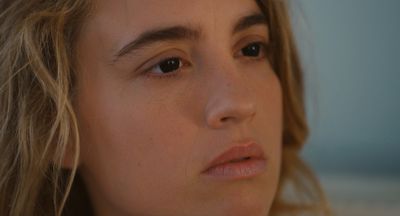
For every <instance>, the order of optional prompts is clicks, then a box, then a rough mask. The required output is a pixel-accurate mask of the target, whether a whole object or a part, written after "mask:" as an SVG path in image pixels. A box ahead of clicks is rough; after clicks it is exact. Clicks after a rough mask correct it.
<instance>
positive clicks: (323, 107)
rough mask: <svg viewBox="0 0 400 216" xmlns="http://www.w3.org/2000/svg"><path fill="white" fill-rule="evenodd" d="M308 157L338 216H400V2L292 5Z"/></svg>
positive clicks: (312, 0) (327, 0)
mask: <svg viewBox="0 0 400 216" xmlns="http://www.w3.org/2000/svg"><path fill="white" fill-rule="evenodd" d="M291 5H292V15H293V16H292V17H293V25H294V27H295V32H296V35H297V40H298V43H299V47H300V51H301V54H302V56H303V62H304V67H305V69H306V71H305V75H306V87H307V89H306V90H307V113H308V119H309V121H310V125H311V136H310V139H309V141H308V143H307V145H306V147H305V149H304V151H303V155H304V157H305V159H306V160H307V161H308V162H309V164H310V165H311V166H312V167H313V168H314V169H315V170H316V171H317V174H318V175H319V176H320V177H321V179H322V183H323V185H324V187H325V189H326V190H327V191H328V195H329V197H330V198H331V199H332V200H333V202H334V205H335V207H336V210H337V212H338V215H351V216H357V215H364V216H366V215H381V216H382V215H400V1H399V0H291Z"/></svg>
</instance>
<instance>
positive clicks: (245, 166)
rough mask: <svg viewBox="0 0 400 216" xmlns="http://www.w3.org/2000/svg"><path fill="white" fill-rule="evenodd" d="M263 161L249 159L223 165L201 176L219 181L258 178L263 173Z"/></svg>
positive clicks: (264, 166) (264, 163)
mask: <svg viewBox="0 0 400 216" xmlns="http://www.w3.org/2000/svg"><path fill="white" fill-rule="evenodd" d="M266 165H267V162H266V160H265V159H251V160H245V161H240V162H233V163H225V164H221V165H219V166H215V167H212V168H210V169H208V170H206V171H205V172H204V173H203V174H204V175H206V176H208V177H211V178H215V179H221V180H240V179H247V178H252V177H255V176H258V175H260V174H262V173H263V172H264V171H265V168H266Z"/></svg>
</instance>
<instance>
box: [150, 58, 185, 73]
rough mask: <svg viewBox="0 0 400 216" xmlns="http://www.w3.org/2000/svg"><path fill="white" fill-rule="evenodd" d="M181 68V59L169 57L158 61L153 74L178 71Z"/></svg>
mask: <svg viewBox="0 0 400 216" xmlns="http://www.w3.org/2000/svg"><path fill="white" fill-rule="evenodd" d="M182 66H183V62H182V59H180V58H178V57H171V58H167V59H164V60H162V61H160V62H159V63H158V64H157V65H155V66H154V67H153V70H152V71H153V73H156V74H166V73H171V72H174V71H176V70H179V69H180V68H181V67H182Z"/></svg>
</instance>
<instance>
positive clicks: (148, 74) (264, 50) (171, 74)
mask: <svg viewBox="0 0 400 216" xmlns="http://www.w3.org/2000/svg"><path fill="white" fill-rule="evenodd" d="M251 45H260V53H264V54H262V55H263V56H261V57H259V56H257V57H251V56H242V57H246V58H248V59H249V60H252V61H258V60H261V59H265V58H266V56H268V52H269V46H268V44H267V43H265V42H263V41H254V42H250V43H247V44H246V45H245V46H244V47H242V48H241V49H240V52H242V50H243V49H244V48H246V47H249V46H251ZM235 58H236V56H235ZM172 59H179V61H180V62H181V64H182V66H180V67H179V68H178V69H177V70H174V71H173V72H169V73H165V74H163V75H156V74H155V73H152V72H151V71H153V70H155V68H157V67H159V66H160V64H161V63H164V62H166V61H168V60H172ZM187 66H190V63H189V62H187V61H185V60H184V59H182V58H181V57H179V56H169V57H166V58H163V59H161V60H160V61H158V62H157V63H156V64H154V65H153V66H151V67H150V68H148V69H147V70H145V73H144V75H145V77H147V78H157V79H165V78H174V77H178V75H179V71H181V70H182V67H187Z"/></svg>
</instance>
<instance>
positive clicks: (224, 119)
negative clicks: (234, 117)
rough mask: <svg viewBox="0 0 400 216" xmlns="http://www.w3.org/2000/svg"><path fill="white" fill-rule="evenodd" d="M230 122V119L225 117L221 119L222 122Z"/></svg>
mask: <svg viewBox="0 0 400 216" xmlns="http://www.w3.org/2000/svg"><path fill="white" fill-rule="evenodd" d="M228 120H229V117H224V118H222V119H221V121H222V122H226V121H228Z"/></svg>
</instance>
